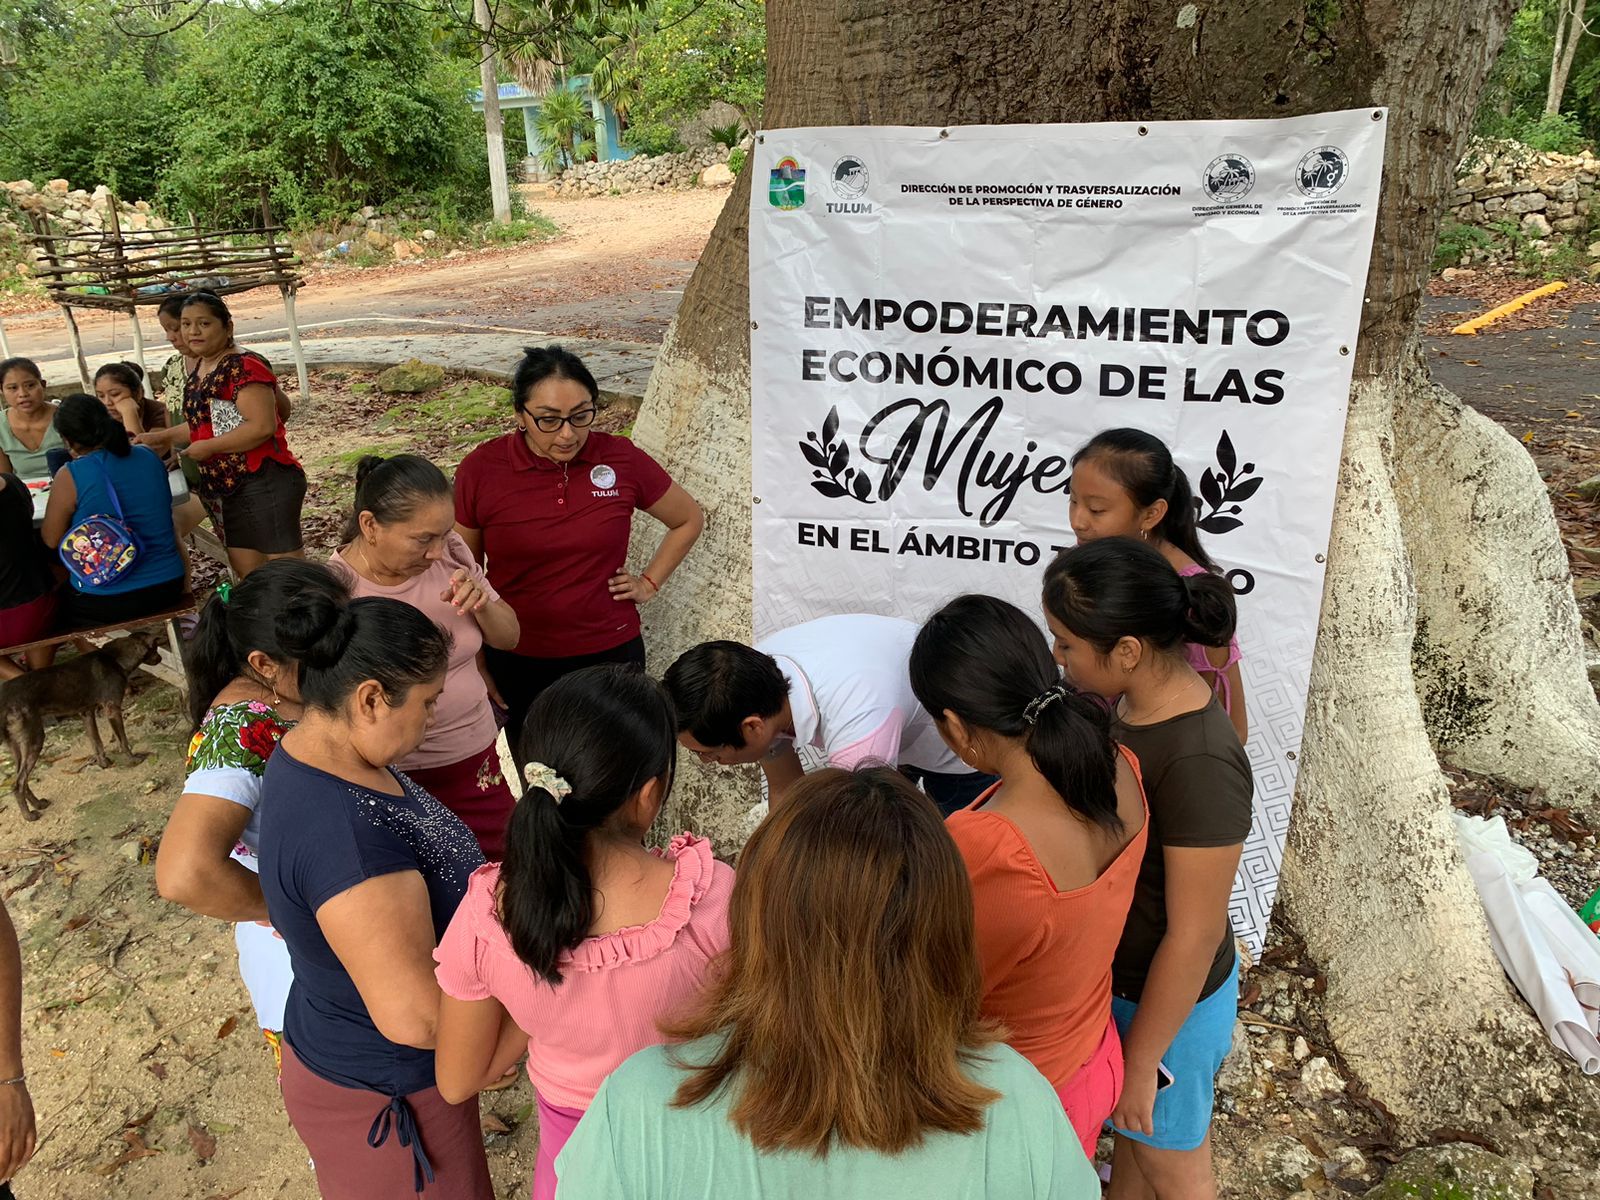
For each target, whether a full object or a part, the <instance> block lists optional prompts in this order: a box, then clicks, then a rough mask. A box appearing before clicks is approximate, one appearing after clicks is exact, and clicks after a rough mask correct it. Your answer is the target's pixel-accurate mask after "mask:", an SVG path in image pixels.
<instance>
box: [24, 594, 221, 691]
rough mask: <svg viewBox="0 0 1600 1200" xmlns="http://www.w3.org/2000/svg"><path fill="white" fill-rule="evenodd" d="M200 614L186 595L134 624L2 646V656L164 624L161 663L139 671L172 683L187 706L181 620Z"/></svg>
mask: <svg viewBox="0 0 1600 1200" xmlns="http://www.w3.org/2000/svg"><path fill="white" fill-rule="evenodd" d="M198 611H199V606H198V605H197V604H196V603H195V598H194V596H193V595H191V594H188V593H185V594H184V595H183V596H181V597H180V598H179V600H178V603H177V604H176V605H175V606H174V607H172V608H167V609H163V610H161V611H160V612H153V613H150V614H148V615H146V616H142V617H136V618H134V619H133V620H131V621H122V622H120V623H118V624H116V625H101V626H99V627H97V628H95V629H74V630H72V631H71V632H69V633H58V634H56V635H55V636H53V637H47V638H40V639H38V640H37V641H33V642H23V643H22V644H21V645H18V646H5V647H0V654H3V655H6V656H8V657H9V656H15V655H19V654H24V653H26V652H27V651H29V650H42V649H44V648H45V647H46V646H60V645H63V644H65V643H67V642H70V641H73V640H75V639H77V638H90V639H92V640H94V641H98V642H105V641H108V640H109V639H111V638H113V637H117V636H119V635H126V634H130V633H133V632H134V631H135V630H139V629H144V628H146V627H148V626H150V625H165V626H166V629H167V644H166V646H164V647H162V648H161V661H160V662H157V663H150V664H147V665H143V666H141V667H140V668H139V669H140V670H142V671H148V672H149V673H150V674H151V675H154V676H155V677H156V678H157V679H159V680H161V681H162V682H163V683H170V684H171V685H172V686H173V687H175V688H177V689H178V694H179V695H180V696H182V697H183V699H184V701H185V702H186V703H187V701H188V699H189V675H188V673H187V672H186V671H185V670H184V665H183V641H182V639H181V638H180V637H179V636H178V621H179V620H180V619H181V618H183V617H189V616H193V615H194V614H195V613H197V612H198Z"/></svg>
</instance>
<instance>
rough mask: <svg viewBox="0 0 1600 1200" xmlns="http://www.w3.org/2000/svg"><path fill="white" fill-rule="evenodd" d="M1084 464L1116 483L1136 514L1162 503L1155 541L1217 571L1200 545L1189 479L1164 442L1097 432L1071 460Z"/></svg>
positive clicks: (1138, 432) (1133, 433)
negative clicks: (1135, 507)
mask: <svg viewBox="0 0 1600 1200" xmlns="http://www.w3.org/2000/svg"><path fill="white" fill-rule="evenodd" d="M1085 460H1087V461H1090V462H1093V463H1094V464H1095V465H1096V466H1098V467H1100V469H1101V470H1103V471H1105V473H1106V474H1107V475H1109V476H1111V478H1112V479H1114V480H1116V482H1117V484H1118V485H1119V486H1120V487H1121V488H1122V489H1123V490H1124V491H1126V492H1127V493H1128V495H1130V496H1132V497H1133V501H1134V503H1135V504H1137V505H1138V506H1139V507H1140V508H1149V507H1150V506H1151V505H1152V504H1154V503H1155V502H1156V501H1157V500H1165V501H1166V502H1167V511H1166V513H1165V515H1163V516H1162V518H1161V520H1160V521H1159V522H1157V524H1156V533H1157V535H1158V536H1159V537H1161V538H1162V540H1164V541H1167V542H1170V543H1172V544H1173V545H1174V546H1176V547H1177V548H1178V549H1179V550H1182V551H1183V552H1184V553H1185V554H1187V555H1188V556H1189V557H1190V558H1192V559H1194V561H1195V562H1197V563H1199V564H1200V565H1201V566H1202V567H1204V568H1205V569H1206V570H1208V571H1215V570H1216V569H1217V564H1216V563H1215V562H1214V561H1213V560H1212V558H1211V556H1210V555H1209V554H1207V553H1206V551H1205V547H1204V546H1202V545H1201V544H1200V531H1199V529H1198V528H1196V526H1195V521H1196V519H1197V518H1196V516H1195V507H1194V492H1193V490H1192V489H1191V488H1190V487H1189V477H1188V476H1187V475H1185V474H1184V473H1183V468H1182V467H1180V466H1179V465H1178V464H1177V463H1175V462H1173V461H1172V451H1170V450H1168V449H1167V444H1166V443H1165V442H1163V441H1162V440H1161V439H1160V438H1158V437H1156V436H1155V435H1154V434H1152V433H1146V432H1145V431H1144V430H1142V429H1126V428H1124V429H1103V430H1101V431H1100V432H1099V433H1097V434H1095V435H1094V436H1093V437H1092V438H1090V439H1089V440H1088V441H1087V442H1086V443H1085V444H1084V445H1083V446H1082V448H1080V449H1079V451H1078V452H1077V453H1076V454H1074V455H1073V456H1072V465H1073V466H1077V465H1078V464H1079V463H1080V462H1083V461H1085Z"/></svg>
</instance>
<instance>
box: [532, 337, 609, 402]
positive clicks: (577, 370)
mask: <svg viewBox="0 0 1600 1200" xmlns="http://www.w3.org/2000/svg"><path fill="white" fill-rule="evenodd" d="M546 379H570V380H572V382H573V383H578V384H582V385H583V387H584V388H585V389H586V390H587V391H588V393H589V399H591V400H593V401H594V402H595V403H596V404H598V403H599V402H600V385H599V384H597V383H595V381H594V375H593V374H592V373H591V372H590V370H589V368H588V367H586V366H584V365H583V359H581V358H579V357H578V356H577V355H576V354H574V353H573V352H572V351H571V350H568V349H566V348H565V347H564V346H527V347H524V348H523V351H522V361H521V362H519V363H518V364H517V370H516V374H514V375H513V376H512V377H511V407H512V408H514V409H516V410H517V411H518V412H521V411H522V410H523V409H524V408H525V407H527V404H528V393H529V392H531V391H533V389H534V388H535V387H537V386H538V385H539V384H541V383H543V382H544V381H545V380H546Z"/></svg>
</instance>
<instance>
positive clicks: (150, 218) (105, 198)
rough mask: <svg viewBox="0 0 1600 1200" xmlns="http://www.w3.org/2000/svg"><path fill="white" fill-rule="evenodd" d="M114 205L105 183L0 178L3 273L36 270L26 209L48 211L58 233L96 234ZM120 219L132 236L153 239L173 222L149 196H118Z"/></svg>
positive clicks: (0, 259)
mask: <svg viewBox="0 0 1600 1200" xmlns="http://www.w3.org/2000/svg"><path fill="white" fill-rule="evenodd" d="M110 207H111V193H110V192H109V190H107V189H106V188H105V187H97V188H95V190H94V191H92V192H86V191H84V190H83V189H82V188H78V189H76V190H74V188H73V187H72V185H71V184H70V183H68V182H67V181H66V180H65V179H52V180H51V181H50V182H49V183H47V184H45V185H44V187H42V188H41V187H36V186H35V185H34V184H33V183H31V182H30V181H28V180H26V179H17V180H12V181H11V182H9V183H0V275H22V276H26V275H29V274H31V273H32V265H33V263H34V261H35V256H34V254H33V253H32V252H31V251H30V250H29V249H28V248H27V241H26V238H25V236H24V232H23V231H24V230H26V229H29V228H30V225H29V222H28V218H27V216H26V215H25V214H27V213H29V212H39V213H44V214H45V216H46V218H47V219H48V220H49V222H50V225H51V227H52V228H53V230H54V231H55V232H56V233H59V234H64V235H66V236H68V237H71V236H79V237H86V238H93V237H98V236H99V234H100V233H101V232H102V231H103V230H104V229H106V227H107V226H108V225H109V224H110V222H109V220H108V217H107V213H108V210H109V209H110ZM117 223H118V225H119V226H120V228H121V229H122V233H123V236H124V237H126V238H127V239H128V240H130V241H148V240H150V239H151V237H152V235H153V234H155V233H156V232H157V231H158V230H162V229H170V228H171V223H170V222H168V221H166V220H164V219H162V217H161V216H160V215H159V214H157V213H156V212H154V211H152V209H151V207H150V204H149V202H148V201H145V200H140V201H137V202H135V203H133V204H129V203H127V202H126V201H118V202H117Z"/></svg>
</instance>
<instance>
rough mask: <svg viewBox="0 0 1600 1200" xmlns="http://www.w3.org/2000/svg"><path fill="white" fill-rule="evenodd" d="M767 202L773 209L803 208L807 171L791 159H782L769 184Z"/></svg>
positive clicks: (774, 169)
mask: <svg viewBox="0 0 1600 1200" xmlns="http://www.w3.org/2000/svg"><path fill="white" fill-rule="evenodd" d="M767 201H768V202H769V203H770V204H771V205H772V207H773V208H783V209H794V208H802V207H804V205H805V202H806V169H805V168H804V167H802V166H801V165H800V164H799V163H798V162H797V161H795V159H794V158H793V157H792V156H791V157H785V158H780V159H779V160H778V165H777V166H775V167H773V168H772V178H771V180H770V181H769V182H768V183H767Z"/></svg>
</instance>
